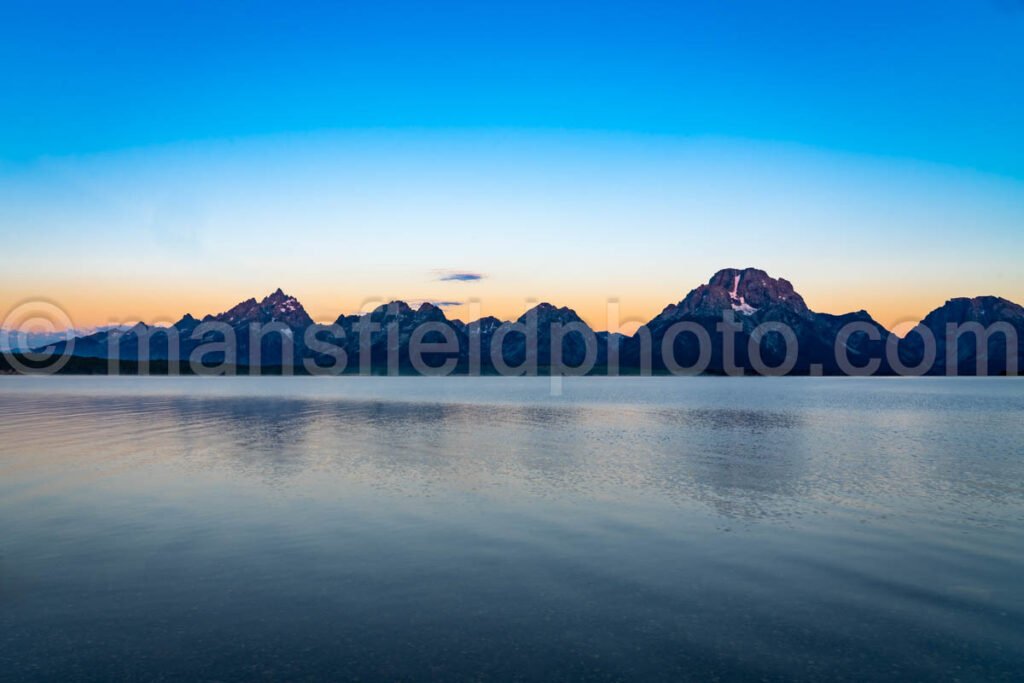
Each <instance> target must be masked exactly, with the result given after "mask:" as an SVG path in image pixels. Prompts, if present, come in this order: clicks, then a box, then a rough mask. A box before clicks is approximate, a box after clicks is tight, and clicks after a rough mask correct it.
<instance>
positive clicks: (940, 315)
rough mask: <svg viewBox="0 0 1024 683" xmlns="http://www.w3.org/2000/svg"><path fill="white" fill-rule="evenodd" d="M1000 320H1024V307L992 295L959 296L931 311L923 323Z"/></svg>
mask: <svg viewBox="0 0 1024 683" xmlns="http://www.w3.org/2000/svg"><path fill="white" fill-rule="evenodd" d="M999 320H1015V321H1024V307H1021V306H1020V305H1019V304H1016V303H1014V302H1012V301H1010V300H1008V299H1004V298H1002V297H998V296H992V295H987V296H976V297H970V298H968V297H957V298H954V299H949V300H947V301H946V303H944V304H943V305H942V306H939V307H938V308H936V309H935V310H933V311H931V312H930V313H929V314H928V315H927V316H925V319H924V320H923V321H922V323H923V324H924V325H926V326H928V327H932V326H935V325H940V324H942V323H965V322H979V323H991V322H996V321H999Z"/></svg>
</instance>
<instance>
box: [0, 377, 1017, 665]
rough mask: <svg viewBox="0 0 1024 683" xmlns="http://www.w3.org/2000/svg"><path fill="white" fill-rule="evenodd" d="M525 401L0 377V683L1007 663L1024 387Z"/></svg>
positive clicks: (472, 392) (565, 387) (985, 383)
mask: <svg viewBox="0 0 1024 683" xmlns="http://www.w3.org/2000/svg"><path fill="white" fill-rule="evenodd" d="M552 388H553V387H552V384H551V382H550V380H548V379H543V378H535V379H507V378H448V379H430V378H359V377H350V378H232V379H226V378H224V379H211V378H172V379H168V378H86V377H67V378H0V678H2V679H8V680H69V679H88V680H112V679H145V680H149V679H159V680H189V681H191V680H252V679H269V680H308V679H329V680H339V679H353V678H361V679H386V680H396V679H402V680H413V679H436V680H451V679H459V680H464V679H495V680H499V679H530V680H542V679H545V680H572V679H595V680H605V679H607V680H643V681H648V680H670V681H678V680H695V681H710V680H716V679H720V680H747V679H756V680H850V681H860V680H864V679H866V678H871V679H902V680H910V679H916V680H948V681H954V680H961V681H968V680H1006V681H1010V680H1014V681H1019V680H1021V679H1022V677H1024V381H1019V380H1015V379H995V378H992V379H968V378H961V379H943V378H931V379H829V378H824V379H814V378H793V379H761V378H745V379H729V378H678V379H677V378H600V377H594V378H577V379H566V380H565V381H564V384H562V385H561V387H557V386H556V387H554V389H555V392H552ZM553 393H554V394H557V395H553Z"/></svg>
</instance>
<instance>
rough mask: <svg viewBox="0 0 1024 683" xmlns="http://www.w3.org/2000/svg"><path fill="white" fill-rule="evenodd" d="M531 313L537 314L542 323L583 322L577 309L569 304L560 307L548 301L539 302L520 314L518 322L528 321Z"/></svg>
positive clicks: (539, 321) (538, 320)
mask: <svg viewBox="0 0 1024 683" xmlns="http://www.w3.org/2000/svg"><path fill="white" fill-rule="evenodd" d="M531 315H536V316H537V322H538V323H539V324H542V325H544V324H550V323H554V322H559V323H562V324H563V325H565V324H568V323H573V322H583V319H582V318H580V317H579V315H577V314H576V311H574V310H572V309H571V308H569V307H568V306H562V307H558V306H555V305H554V304H550V303H548V302H546V301H544V302H541V303H539V304H537V305H536V306H534V307H533V308H531V309H530V310H528V311H527V312H526V313H523V314H522V315H521V316H519V319H518V320H517V322H521V323H523V322H527V321H528V320H529V318H530V316H531Z"/></svg>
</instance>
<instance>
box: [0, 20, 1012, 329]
mask: <svg viewBox="0 0 1024 683" xmlns="http://www.w3.org/2000/svg"><path fill="white" fill-rule="evenodd" d="M0 64H3V65H4V66H3V68H2V69H0V98H2V99H0V182H2V183H3V184H2V185H0V200H2V202H3V206H4V207H5V208H0V235H2V236H3V237H4V238H5V242H7V244H8V247H9V248H7V249H5V254H4V255H3V256H2V257H0V259H2V261H0V266H2V267H3V272H4V273H6V275H0V278H6V279H7V281H5V282H4V283H3V284H4V285H5V287H4V289H7V290H8V292H9V294H8V295H7V299H5V300H3V301H0V304H2V305H3V306H9V305H12V304H13V303H15V302H16V301H17V300H22V299H25V298H28V297H31V296H33V295H34V294H35V293H38V295H39V296H46V297H49V298H51V299H55V300H58V301H64V300H66V301H68V302H69V303H68V306H69V307H71V308H75V306H78V307H79V308H80V309H81V310H82V311H83V313H82V315H83V316H84V317H86V318H89V320H88V321H87V322H99V321H97V320H94V319H95V318H96V317H97V316H99V313H98V312H97V310H98V309H97V308H96V306H98V304H96V305H94V306H93V307H92V308H88V309H86V308H84V307H82V305H80V304H76V303H75V302H76V301H77V299H76V297H84V296H85V294H83V293H82V292H83V291H85V292H86V293H88V294H89V295H90V299H91V300H92V301H93V302H104V304H103V305H104V306H105V307H106V309H110V312H109V315H111V316H117V315H129V314H130V313H129V312H127V311H126V310H115V309H119V308H123V309H130V310H131V311H138V313H139V315H150V316H152V315H155V314H156V313H157V310H156V309H151V308H147V307H146V306H145V305H144V302H135V301H133V300H132V299H131V297H130V296H128V294H127V293H126V292H125V290H126V289H129V290H130V289H132V287H127V288H126V287H125V286H124V283H125V282H131V283H136V282H137V281H138V279H139V278H142V277H144V275H145V272H146V271H147V269H148V268H150V267H152V266H153V265H154V264H155V263H159V264H160V265H161V266H162V267H164V269H165V272H166V276H167V278H169V279H170V281H169V282H168V283H167V284H166V290H167V291H161V292H150V293H149V296H150V300H152V299H153V297H156V298H157V299H159V300H163V299H162V298H161V297H170V295H171V293H173V292H174V291H184V292H192V290H191V289H190V287H193V286H194V280H195V278H196V277H199V276H200V274H201V273H202V272H203V271H204V270H208V269H209V268H210V267H213V265H214V264H220V265H221V266H223V268H222V272H221V274H220V275H219V276H218V277H219V278H220V280H221V281H222V282H221V283H220V284H221V289H220V290H219V291H220V292H221V294H220V295H219V296H215V295H213V294H212V293H207V294H206V297H207V298H203V297H202V296H201V292H199V291H195V292H192V293H191V294H188V295H183V296H184V298H185V299H187V300H188V304H189V306H195V307H201V306H207V307H209V308H211V309H217V308H218V307H219V306H222V305H227V304H229V303H231V302H230V301H228V300H227V299H228V298H229V297H230V296H235V295H236V294H239V293H241V292H242V291H243V290H249V289H253V290H255V289H258V288H261V287H262V288H266V287H270V288H273V287H276V286H282V287H285V289H288V288H289V287H291V288H292V289H295V290H299V291H297V292H296V293H297V294H304V295H305V296H304V297H303V298H308V299H313V300H314V302H315V305H316V306H319V307H321V308H323V309H324V315H326V314H327V313H328V312H330V311H329V310H328V309H330V308H331V307H332V305H333V306H334V307H335V308H343V307H351V306H353V305H356V303H355V301H354V298H353V297H356V294H354V293H353V292H355V291H359V290H362V289H365V290H366V291H365V292H364V293H363V294H361V295H360V296H364V297H369V296H377V295H385V293H386V294H388V295H391V294H394V295H396V296H404V297H407V298H431V297H434V298H443V299H444V300H455V299H458V300H461V299H465V298H468V297H473V296H480V297H481V298H483V295H484V294H486V296H487V297H489V298H491V299H493V300H495V301H497V302H498V303H497V304H496V305H497V307H498V308H499V309H501V312H505V311H506V310H509V311H510V310H512V309H513V308H515V306H517V305H519V304H518V303H516V302H514V301H513V300H514V299H515V298H516V297H519V299H522V298H523V297H528V296H539V297H544V298H552V297H563V298H565V299H570V298H571V297H580V296H586V297H590V298H593V299H595V300H596V298H602V299H607V298H609V297H618V298H620V299H621V300H622V303H623V307H624V308H631V304H630V303H629V302H630V300H631V298H630V297H632V298H633V299H635V300H636V302H637V303H636V304H635V305H634V306H632V308H631V310H635V311H636V314H637V315H638V316H641V317H643V316H644V315H647V314H648V313H650V312H651V310H652V309H653V308H656V307H657V304H656V303H655V302H656V301H657V300H659V299H660V298H662V297H668V298H667V299H666V300H665V301H664V303H667V302H668V301H674V300H678V299H679V298H680V297H681V296H682V295H683V294H685V290H686V289H688V288H689V287H691V286H694V285H696V284H698V283H699V282H701V281H704V280H706V279H707V277H708V276H709V275H710V274H711V272H712V271H714V270H715V269H717V268H719V267H725V266H733V265H737V266H740V265H761V266H763V267H765V268H767V269H768V270H769V271H772V272H775V273H777V274H779V275H785V276H787V277H789V278H790V279H791V280H793V281H794V283H795V284H797V286H798V288H799V289H801V290H810V291H807V292H806V293H807V294H808V298H809V299H811V300H812V303H813V302H814V299H815V298H817V299H818V301H819V303H820V305H821V306H822V307H824V308H825V309H826V310H828V309H829V308H830V307H837V306H847V305H848V304H849V303H850V302H852V301H854V300H855V299H856V298H857V297H856V296H854V295H853V292H854V291H855V289H856V288H858V287H860V288H861V289H863V291H864V296H863V297H862V298H863V299H864V303H863V304H862V305H864V306H866V307H868V308H869V310H873V309H872V306H874V307H875V308H877V309H878V310H881V309H882V308H885V307H886V306H887V307H888V308H886V309H885V310H886V313H885V315H887V316H889V317H898V314H897V313H896V311H897V310H898V309H897V308H895V306H896V304H894V303H893V302H894V301H895V302H901V301H902V300H901V299H900V296H899V295H898V294H891V295H890V296H889V298H888V299H886V298H885V295H884V292H886V291H890V292H897V291H903V292H906V291H909V289H908V288H915V287H916V288H919V289H920V290H921V291H920V292H916V293H915V296H916V297H917V298H912V297H911V298H907V302H906V303H900V304H899V305H901V306H903V308H905V309H907V310H906V314H907V315H911V314H917V313H919V312H922V309H924V310H927V308H929V307H931V305H938V304H939V303H941V299H942V297H943V296H947V295H948V296H952V295H956V294H980V293H996V294H1002V295H1004V296H1009V297H1011V298H1013V297H1016V298H1018V299H1021V298H1024V282H1022V280H1021V276H1020V274H1019V273H1018V270H1019V268H1017V267H1016V266H1015V264H1014V263H1013V262H1012V259H1010V258H1009V257H1008V256H1007V251H1008V250H1012V249H1016V248H1018V247H1019V246H1021V242H1020V240H1021V238H1020V236H1019V235H1020V233H1021V232H1024V231H1022V230H1021V227H1022V225H1021V219H1022V216H1024V208H1022V207H1024V194H1022V191H1021V187H1022V183H1024V134H1022V133H1024V4H1022V3H1021V2H1019V1H1018V0H960V1H953V0H938V1H933V2H927V3H926V2H874V1H869V2H860V3H827V2H786V3H773V2H764V1H763V0H762V1H760V2H718V1H715V2H712V1H706V2H688V3H683V2H679V3H676V2H673V3H668V2H665V3H644V2H631V3H601V2H587V3H528V2H517V3H507V4H493V3H479V2H473V3H443V2H442V3H387V2H378V3H362V4H355V3H289V4H287V5H285V4H281V3H258V2H257V3H253V2H246V3H242V2H216V3H182V2H174V3H159V2H151V3H119V4H113V3H102V2H100V3H60V2H55V3H34V2H33V3H30V2H13V3H5V4H4V5H3V7H0ZM299 179H302V182H299ZM555 189H557V193H554V192H553V190H555ZM357 190H358V191H357ZM403 206H404V208H403ZM515 221H519V223H515ZM39 234H46V235H50V236H52V237H53V238H54V239H53V240H50V241H49V243H48V244H47V245H46V246H45V247H44V246H43V245H41V244H40V243H39V242H38V241H37V240H36V238H35V237H33V236H35V235H39ZM303 234H308V235H310V236H311V239H314V240H315V241H316V243H317V244H318V245H320V249H319V250H318V251H319V253H317V254H311V255H309V256H308V259H309V263H308V264H307V265H306V266H303V265H302V264H301V260H302V259H303V249H297V248H295V245H296V244H298V245H303V244H304V240H303V239H302V235H303ZM378 234H379V235H385V236H386V238H387V240H388V242H387V245H386V246H387V248H386V249H384V248H382V249H380V250H377V251H375V250H373V249H372V248H371V246H372V245H373V243H374V242H373V236H374V235H378ZM425 234H428V235H429V238H427V237H424V235H425ZM772 234H774V235H777V236H779V237H778V239H784V240H785V241H786V245H785V247H786V248H784V247H783V245H780V244H778V243H777V242H778V240H776V241H775V242H773V241H772V240H771V235H772ZM858 235H859V236H860V237H861V238H862V239H858V238H857V236H858ZM86 237H87V238H88V239H86ZM631 238H632V239H631ZM882 238H885V239H886V240H889V241H890V244H889V245H879V244H877V243H876V244H871V243H869V244H865V243H864V241H865V240H869V241H870V240H879V239H882ZM523 239H525V240H531V241H533V242H534V243H538V242H543V245H542V246H543V249H533V250H532V251H533V252H534V255H535V257H536V258H537V260H538V261H539V262H540V263H543V264H544V268H543V269H541V270H539V271H538V268H537V267H536V266H531V265H530V264H529V263H527V258H526V256H527V255H529V254H530V253H531V250H530V249H520V248H518V247H516V246H515V244H514V243H515V242H516V241H518V240H523ZM34 240H36V241H34ZM893 241H894V242H893ZM242 243H244V247H240V248H241V251H243V252H251V253H248V254H247V255H245V256H239V255H232V254H231V253H230V250H227V249H226V247H225V245H231V244H235V245H239V244H242ZM893 243H894V244H895V245H896V246H895V247H894V246H892V244H893ZM353 245H358V248H359V249H360V250H361V251H359V252H358V256H359V258H358V259H356V260H355V261H351V257H352V255H353V254H352V251H351V249H350V247H352V246H353ZM86 246H91V247H92V249H91V250H86V251H84V252H83V249H85V248H86ZM495 250H498V251H500V252H506V253H508V254H509V257H508V259H506V260H502V259H501V258H495V255H494V252H495ZM794 250H795V255H794ZM538 251H543V253H544V254H546V256H541V255H537V254H536V252H538ZM275 252H277V253H286V254H288V255H289V258H290V259H292V261H291V265H290V266H287V267H282V266H279V265H278V264H276V263H275V262H273V261H272V260H270V261H269V262H268V259H266V258H264V257H263V256H262V255H261V254H265V253H275ZM666 252H667V253H669V254H673V255H675V256H676V257H677V258H676V260H674V261H673V260H670V259H668V258H667V256H666ZM324 253H338V254H343V253H344V254H348V255H349V262H347V263H346V269H347V271H348V273H350V274H351V279H349V280H345V278H343V277H340V276H337V277H336V275H337V274H336V273H335V271H333V270H331V269H330V267H329V264H326V263H322V261H323V254H324ZM1017 253H1020V251H1019V249H1018V251H1017ZM872 254H874V255H875V258H876V260H877V264H875V265H872V264H871V263H866V261H868V260H870V259H871V258H872ZM854 257H856V258H854ZM967 258H970V259H971V260H972V261H973V262H972V263H965V260H966V259H967ZM576 262H578V263H579V264H580V265H579V266H575V265H573V266H568V265H566V264H569V263H576ZM673 265H675V267H673ZM652 266H656V267H658V268H660V269H663V270H668V271H670V272H661V273H660V275H659V278H657V281H654V282H651V281H650V280H651V277H650V272H651V268H652ZM549 267H555V268H559V267H562V268H565V269H566V272H567V273H568V274H567V275H566V277H565V278H564V279H565V280H566V281H565V282H560V281H559V280H558V278H553V277H551V276H550V274H549V272H548V268H549ZM437 270H465V271H467V272H479V273H481V274H484V275H486V276H487V277H485V278H482V279H481V280H479V281H466V282H459V281H451V282H448V283H447V284H445V285H444V287H447V288H444V287H442V285H441V284H439V283H437V281H436V280H437V278H436V277H434V276H433V275H431V274H432V273H435V271H437ZM421 273H422V275H421ZM949 273H953V274H954V277H952V278H950V277H949V275H948V274H949ZM613 275H614V276H613ZM417 278H420V279H417ZM185 280H187V282H186V281H185ZM640 280H644V281H643V282H642V283H640V284H638V282H639V281H640ZM388 282H396V283H398V285H400V286H397V285H396V286H395V287H393V288H392V287H390V286H389V285H388V284H387V283H388ZM802 282H803V283H804V286H801V283H802ZM829 282H832V283H839V284H834V285H832V286H831V288H830V286H829ZM495 283H497V284H495ZM944 283H945V285H946V286H945V288H943V287H942V286H940V285H943V284H944ZM932 284H934V285H935V286H938V287H939V289H938V290H935V289H934V287H932ZM987 285H990V287H989V289H988V290H985V291H979V288H984V287H986V286H987ZM460 286H461V287H462V289H457V290H454V291H453V289H452V288H455V287H460ZM954 286H957V287H962V288H963V289H965V290H967V291H953V290H954ZM474 287H476V289H473V288H474ZM488 287H491V289H487V288H488ZM545 287H548V288H550V290H545V289H544V288H545ZM90 288H94V289H90ZM338 288H342V289H343V290H344V292H340V291H338ZM392 289H393V290H395V291H392ZM915 291H916V290H915ZM118 292H120V295H121V296H122V297H123V298H122V302H123V304H124V305H120V304H119V303H118V299H117V293H118ZM522 292H526V293H525V294H523V293H522ZM549 292H550V293H549ZM847 292H850V295H849V296H847V294H846V293H847ZM929 292H932V294H929ZM251 293H252V294H253V295H255V294H258V293H259V292H258V291H253V292H251ZM158 294H159V296H157V295H158ZM928 296H931V297H932V299H928ZM125 297H126V298H125ZM872 297H874V298H872ZM167 300H168V301H171V300H172V299H170V298H168V299H167ZM911 301H916V302H917V303H916V304H914V303H911ZM331 302H337V303H336V304H332V303H331ZM559 303H567V304H573V303H574V301H573V300H564V301H560V302H559ZM162 305H163V306H164V307H165V308H166V309H167V310H164V309H160V310H159V312H160V314H161V315H163V314H166V315H173V314H175V313H177V312H178V311H175V310H170V309H172V308H173V305H172V304H171V303H166V304H162ZM581 305H584V304H581ZM595 306H596V304H594V303H593V302H590V303H585V307H588V309H589V308H593V307H595ZM106 309H105V310H106ZM86 310H88V312H84V311H86ZM595 310H596V309H595ZM899 310H902V309H899ZM181 312H183V311H181ZM193 312H203V311H193ZM336 312H337V311H335V313H336ZM484 312H485V313H486V312H489V311H484Z"/></svg>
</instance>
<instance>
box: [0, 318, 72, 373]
mask: <svg viewBox="0 0 1024 683" xmlns="http://www.w3.org/2000/svg"><path fill="white" fill-rule="evenodd" d="M72 328H73V325H72V323H71V318H70V317H68V314H67V313H65V312H64V309H62V308H61V307H60V306H58V305H56V304H54V303H53V302H50V301H26V302H25V303H22V304H20V305H18V306H16V307H14V308H13V309H12V310H11V311H10V312H9V313H8V314H7V316H6V317H5V318H4V320H3V322H2V323H0V348H2V349H3V355H4V358H6V359H7V362H8V363H10V365H11V367H12V368H14V370H15V371H17V372H18V373H20V374H23V375H52V374H54V373H55V372H58V371H59V370H60V369H61V368H63V367H64V366H65V365H66V364H67V362H68V361H69V360H70V359H71V354H72V353H74V350H75V339H74V337H73V336H71V335H69V338H68V339H67V340H66V342H65V343H64V345H63V349H62V350H61V352H60V353H59V354H58V353H57V346H56V344H50V345H49V346H46V347H45V348H32V347H33V346H34V344H33V343H32V336H33V335H39V334H55V333H59V332H63V331H70V330H71V329H72ZM14 349H18V351H17V353H15V352H14ZM25 361H29V363H31V364H29V363H26V362H25Z"/></svg>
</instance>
